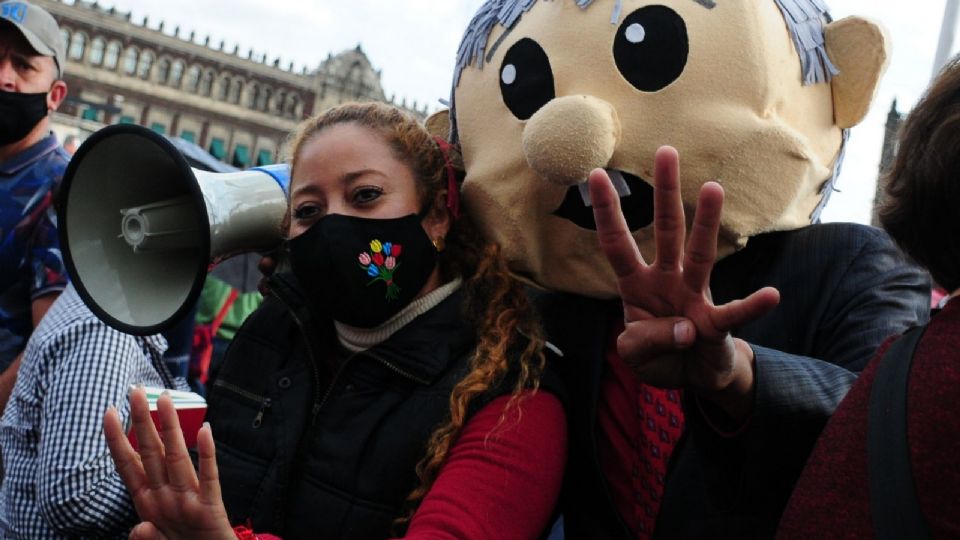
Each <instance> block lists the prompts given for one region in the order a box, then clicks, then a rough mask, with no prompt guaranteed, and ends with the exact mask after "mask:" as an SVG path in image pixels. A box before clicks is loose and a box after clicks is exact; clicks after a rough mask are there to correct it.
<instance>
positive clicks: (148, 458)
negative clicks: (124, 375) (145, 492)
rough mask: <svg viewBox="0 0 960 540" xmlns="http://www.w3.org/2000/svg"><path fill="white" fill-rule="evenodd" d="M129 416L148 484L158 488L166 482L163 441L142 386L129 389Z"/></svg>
mask: <svg viewBox="0 0 960 540" xmlns="http://www.w3.org/2000/svg"><path fill="white" fill-rule="evenodd" d="M130 418H131V419H132V420H133V432H134V433H135V434H136V435H137V445H138V446H139V447H140V459H141V461H143V470H144V472H145V473H146V475H147V482H148V485H149V486H150V487H152V488H159V487H161V486H163V485H165V484H166V483H167V466H166V463H165V460H164V450H163V442H161V441H160V434H158V433H157V427H156V426H155V425H154V424H153V419H151V418H150V405H149V404H148V403H147V394H146V392H145V391H144V390H143V388H134V389H133V390H131V391H130Z"/></svg>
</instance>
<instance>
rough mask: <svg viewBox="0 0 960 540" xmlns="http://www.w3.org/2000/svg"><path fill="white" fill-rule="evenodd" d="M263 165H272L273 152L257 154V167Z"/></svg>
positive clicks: (267, 151)
mask: <svg viewBox="0 0 960 540" xmlns="http://www.w3.org/2000/svg"><path fill="white" fill-rule="evenodd" d="M264 165H273V152H271V151H270V150H261V151H259V152H257V167H263V166H264Z"/></svg>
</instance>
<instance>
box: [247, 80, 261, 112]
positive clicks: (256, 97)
mask: <svg viewBox="0 0 960 540" xmlns="http://www.w3.org/2000/svg"><path fill="white" fill-rule="evenodd" d="M258 101H260V87H259V86H257V85H255V84H254V85H253V86H251V87H250V102H249V103H248V104H247V106H248V107H250V108H251V109H256V108H257V102H258Z"/></svg>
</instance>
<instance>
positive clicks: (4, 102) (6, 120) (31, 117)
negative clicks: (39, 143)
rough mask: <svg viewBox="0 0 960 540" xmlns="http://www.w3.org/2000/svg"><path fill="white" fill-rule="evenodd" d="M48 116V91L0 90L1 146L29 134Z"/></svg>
mask: <svg viewBox="0 0 960 540" xmlns="http://www.w3.org/2000/svg"><path fill="white" fill-rule="evenodd" d="M45 116H47V93H46V92H42V93H39V94H22V93H20V92H0V146H6V145H8V144H11V143H15V142H17V141H19V140H20V139H22V138H24V137H26V136H27V134H28V133H30V130H32V129H33V128H34V127H36V125H37V123H39V122H40V120H43V117H45Z"/></svg>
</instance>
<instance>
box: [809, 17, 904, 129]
mask: <svg viewBox="0 0 960 540" xmlns="http://www.w3.org/2000/svg"><path fill="white" fill-rule="evenodd" d="M825 33H826V36H825V38H826V42H827V54H828V55H829V57H830V60H831V61H832V62H833V64H834V65H835V66H836V67H837V69H839V70H840V74H839V75H836V76H834V78H833V82H832V85H833V115H834V119H835V120H836V122H837V126H839V127H840V128H843V129H845V128H850V127H853V126H855V125H857V124H859V123H860V121H861V120H863V117H864V116H866V115H867V110H869V109H870V102H872V101H873V96H874V94H875V93H876V91H877V86H879V84H880V77H881V76H882V75H883V72H884V71H885V70H886V68H887V57H888V54H887V53H888V48H889V47H888V40H887V36H886V32H885V31H884V30H883V28H882V27H881V26H880V25H878V24H877V23H875V22H873V21H870V20H867V19H864V18H861V17H847V18H845V19H841V20H839V21H835V22H832V23H830V24H829V25H827V27H826V32H825Z"/></svg>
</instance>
